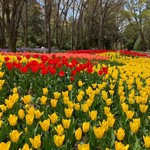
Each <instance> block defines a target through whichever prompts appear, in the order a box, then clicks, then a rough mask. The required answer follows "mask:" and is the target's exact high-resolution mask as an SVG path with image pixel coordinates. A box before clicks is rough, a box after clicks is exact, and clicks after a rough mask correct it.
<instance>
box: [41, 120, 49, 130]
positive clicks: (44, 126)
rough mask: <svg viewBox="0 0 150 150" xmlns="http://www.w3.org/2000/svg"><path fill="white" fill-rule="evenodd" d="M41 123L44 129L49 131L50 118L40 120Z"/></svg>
mask: <svg viewBox="0 0 150 150" xmlns="http://www.w3.org/2000/svg"><path fill="white" fill-rule="evenodd" d="M39 124H40V126H41V128H42V130H43V131H48V130H49V127H50V119H47V120H44V121H43V122H42V121H39Z"/></svg>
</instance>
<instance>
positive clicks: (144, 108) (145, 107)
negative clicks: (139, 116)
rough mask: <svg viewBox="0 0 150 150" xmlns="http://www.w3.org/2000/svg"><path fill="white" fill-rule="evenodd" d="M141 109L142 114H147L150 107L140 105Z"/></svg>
mask: <svg viewBox="0 0 150 150" xmlns="http://www.w3.org/2000/svg"><path fill="white" fill-rule="evenodd" d="M139 107H140V111H141V112H142V113H146V111H147V109H148V105H145V104H140V105H139Z"/></svg>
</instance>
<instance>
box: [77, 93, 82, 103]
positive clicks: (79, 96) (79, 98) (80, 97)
mask: <svg viewBox="0 0 150 150" xmlns="http://www.w3.org/2000/svg"><path fill="white" fill-rule="evenodd" d="M82 98H83V96H82V95H81V94H78V96H77V100H78V102H81V100H82Z"/></svg>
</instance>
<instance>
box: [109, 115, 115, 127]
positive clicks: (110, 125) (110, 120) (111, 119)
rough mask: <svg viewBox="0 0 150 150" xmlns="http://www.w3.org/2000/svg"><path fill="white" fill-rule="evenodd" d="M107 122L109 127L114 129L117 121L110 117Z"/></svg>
mask: <svg viewBox="0 0 150 150" xmlns="http://www.w3.org/2000/svg"><path fill="white" fill-rule="evenodd" d="M107 121H108V125H109V127H113V126H114V123H115V121H116V119H115V118H114V117H108V118H107Z"/></svg>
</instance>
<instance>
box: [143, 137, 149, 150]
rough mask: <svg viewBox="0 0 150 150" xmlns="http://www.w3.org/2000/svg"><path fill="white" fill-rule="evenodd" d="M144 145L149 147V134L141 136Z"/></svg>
mask: <svg viewBox="0 0 150 150" xmlns="http://www.w3.org/2000/svg"><path fill="white" fill-rule="evenodd" d="M143 140H144V146H145V147H146V148H150V136H143Z"/></svg>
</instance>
